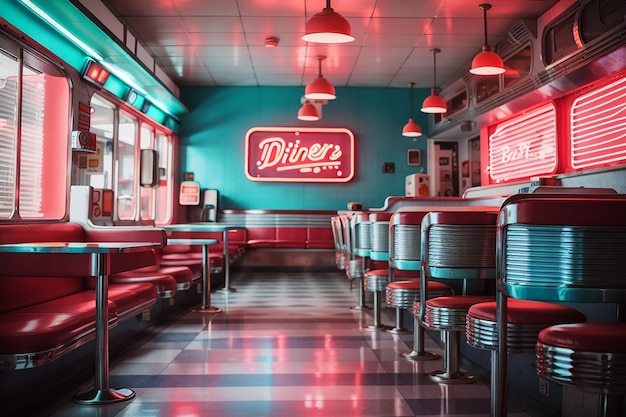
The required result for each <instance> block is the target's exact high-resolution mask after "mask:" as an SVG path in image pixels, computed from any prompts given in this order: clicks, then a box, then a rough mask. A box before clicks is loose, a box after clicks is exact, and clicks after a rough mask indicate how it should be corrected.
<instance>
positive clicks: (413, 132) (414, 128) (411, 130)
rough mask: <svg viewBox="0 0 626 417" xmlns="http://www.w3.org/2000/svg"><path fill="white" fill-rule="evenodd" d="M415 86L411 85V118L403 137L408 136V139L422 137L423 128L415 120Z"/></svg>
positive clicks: (403, 131)
mask: <svg viewBox="0 0 626 417" xmlns="http://www.w3.org/2000/svg"><path fill="white" fill-rule="evenodd" d="M414 85H415V83H414V82H410V83H409V86H410V87H411V108H410V112H409V114H410V115H411V117H409V121H408V123H407V124H405V125H404V127H403V128H402V136H406V137H408V138H416V137H418V136H422V128H421V127H420V125H418V124H417V123H415V121H414V120H413V86H414Z"/></svg>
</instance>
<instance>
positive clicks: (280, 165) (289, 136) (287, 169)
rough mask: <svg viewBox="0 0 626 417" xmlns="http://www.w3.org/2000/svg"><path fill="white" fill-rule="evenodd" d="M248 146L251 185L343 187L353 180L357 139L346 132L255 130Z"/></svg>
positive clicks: (280, 128) (260, 128)
mask: <svg viewBox="0 0 626 417" xmlns="http://www.w3.org/2000/svg"><path fill="white" fill-rule="evenodd" d="M245 145H246V149H245V164H246V167H245V169H246V176H247V177H248V178H249V179H250V180H251V181H267V182H338V183H343V182H348V181H350V180H351V179H352V178H353V177H354V160H355V158H354V135H353V134H352V132H351V131H350V130H348V129H345V128H303V127H254V128H252V129H250V130H249V131H248V133H247V134H246V143H245Z"/></svg>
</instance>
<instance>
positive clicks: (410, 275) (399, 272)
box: [393, 269, 420, 279]
mask: <svg viewBox="0 0 626 417" xmlns="http://www.w3.org/2000/svg"><path fill="white" fill-rule="evenodd" d="M393 276H394V278H403V279H419V277H420V271H419V270H418V271H411V270H404V269H394V270H393Z"/></svg>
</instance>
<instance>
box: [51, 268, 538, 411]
mask: <svg viewBox="0 0 626 417" xmlns="http://www.w3.org/2000/svg"><path fill="white" fill-rule="evenodd" d="M233 286H234V287H236V288H237V292H234V293H226V294H224V293H219V292H218V293H213V294H212V305H214V306H217V307H222V308H223V309H224V311H223V312H221V313H217V314H210V315H207V314H202V313H193V312H191V311H190V312H189V313H188V314H185V315H183V316H182V317H181V318H180V319H178V320H176V321H174V322H170V323H168V324H167V325H165V326H163V327H161V328H158V329H155V331H154V333H153V335H152V336H151V337H150V338H148V340H147V341H145V343H143V344H139V346H138V348H133V349H129V352H128V355H127V356H126V357H124V358H121V360H116V361H114V362H113V363H112V364H111V387H113V388H117V387H128V388H132V389H133V390H134V391H135V392H136V394H137V396H136V398H134V399H133V400H131V401H128V402H125V403H121V404H115V405H109V406H99V407H94V406H83V405H77V404H74V403H71V402H69V401H68V403H67V404H65V405H63V406H61V407H60V409H58V410H56V412H55V413H54V414H53V415H54V416H55V417H60V416H111V417H112V416H118V417H130V416H133V417H136V416H164V417H165V416H167V417H211V416H220V417H229V416H233V417H235V416H236V417H244V416H254V417H263V416H271V417H283V416H284V417H307V416H324V417H333V416H337V417H350V416H363V417H365V416H372V417H373V416H376V417H384V416H388V417H391V416H464V417H471V416H488V415H489V389H488V387H487V386H485V385H484V384H482V383H480V382H477V383H474V384H470V385H450V386H440V385H437V384H435V383H433V382H431V381H430V379H429V378H428V376H427V373H428V372H431V371H433V370H436V369H439V368H440V367H441V360H436V361H431V362H410V361H407V360H404V359H401V358H399V356H398V353H399V352H401V351H404V350H406V349H407V343H408V344H409V345H410V344H411V340H412V336H411V335H401V336H398V335H392V334H389V333H386V332H383V333H378V332H376V333H373V332H369V331H364V330H361V328H362V327H363V326H364V325H367V324H370V323H371V321H372V318H371V311H370V310H367V311H364V312H360V311H356V310H353V309H350V308H349V307H350V306H354V305H355V304H356V300H357V293H358V291H357V289H356V288H354V289H352V290H350V288H349V285H348V281H347V279H346V277H345V274H343V273H342V272H333V273H295V274H294V273H262V274H254V275H252V274H237V275H236V276H235V277H234V279H233ZM383 310H384V314H383V321H384V322H386V323H389V324H391V323H393V310H391V309H388V308H384V309H383ZM131 342H132V341H129V344H130V343H131ZM427 348H428V349H430V350H436V351H439V352H441V351H440V350H439V349H438V347H437V345H436V344H435V343H434V342H433V341H432V340H428V341H427ZM509 416H514V417H527V415H526V414H524V413H516V412H515V410H514V409H512V410H511V412H510V413H509Z"/></svg>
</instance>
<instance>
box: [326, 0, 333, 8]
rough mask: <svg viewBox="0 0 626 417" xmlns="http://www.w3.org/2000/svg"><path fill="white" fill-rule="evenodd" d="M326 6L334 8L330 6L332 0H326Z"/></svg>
mask: <svg viewBox="0 0 626 417" xmlns="http://www.w3.org/2000/svg"><path fill="white" fill-rule="evenodd" d="M326 8H327V9H331V10H332V7H330V0H326Z"/></svg>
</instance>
